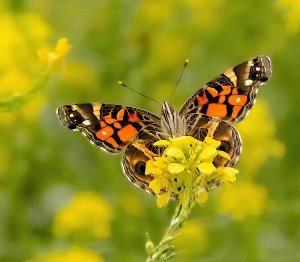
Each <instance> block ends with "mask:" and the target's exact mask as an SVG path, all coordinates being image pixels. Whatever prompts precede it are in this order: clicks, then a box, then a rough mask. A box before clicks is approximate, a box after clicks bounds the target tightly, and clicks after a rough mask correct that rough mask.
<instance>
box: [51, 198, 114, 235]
mask: <svg viewBox="0 0 300 262" xmlns="http://www.w3.org/2000/svg"><path fill="white" fill-rule="evenodd" d="M111 219H112V210H111V207H110V206H109V204H108V203H107V202H106V201H105V200H104V199H103V198H102V197H100V196H99V195H97V194H95V193H93V192H82V193H79V194H77V195H76V196H75V197H74V198H73V199H72V201H71V203H70V204H69V205H68V206H66V207H64V208H62V209H61V210H59V211H58V213H57V215H56V218H55V221H54V233H55V235H57V236H59V237H68V236H74V235H77V236H86V235H88V236H92V237H95V238H107V237H109V235H110V221H111Z"/></svg>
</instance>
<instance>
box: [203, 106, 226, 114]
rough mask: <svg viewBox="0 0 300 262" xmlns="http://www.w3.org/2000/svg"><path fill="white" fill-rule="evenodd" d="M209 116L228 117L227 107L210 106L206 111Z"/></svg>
mask: <svg viewBox="0 0 300 262" xmlns="http://www.w3.org/2000/svg"><path fill="white" fill-rule="evenodd" d="M206 115H208V116H216V117H217V116H218V117H224V116H226V115H227V109H226V105H224V104H209V105H208V107H207V110H206Z"/></svg>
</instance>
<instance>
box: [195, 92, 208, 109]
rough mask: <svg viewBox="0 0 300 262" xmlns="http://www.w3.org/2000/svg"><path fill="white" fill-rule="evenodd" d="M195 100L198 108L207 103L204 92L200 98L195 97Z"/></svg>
mask: <svg viewBox="0 0 300 262" xmlns="http://www.w3.org/2000/svg"><path fill="white" fill-rule="evenodd" d="M196 99H197V102H198V106H202V105H204V104H206V103H207V102H208V99H207V97H206V94H205V92H203V95H202V96H199V95H197V96H196Z"/></svg>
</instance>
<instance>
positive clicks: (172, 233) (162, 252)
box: [147, 187, 195, 262]
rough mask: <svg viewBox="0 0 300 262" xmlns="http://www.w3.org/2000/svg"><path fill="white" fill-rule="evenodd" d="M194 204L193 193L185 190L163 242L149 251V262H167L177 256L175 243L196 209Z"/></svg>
mask: <svg viewBox="0 0 300 262" xmlns="http://www.w3.org/2000/svg"><path fill="white" fill-rule="evenodd" d="M188 188H189V187H187V188H186V189H188ZM194 204H195V202H194V198H193V194H192V192H190V190H185V192H184V194H183V197H182V199H181V201H180V204H179V205H178V206H177V208H176V209H175V213H174V215H173V217H172V220H171V223H170V226H169V228H168V229H167V231H166V233H165V234H164V236H163V238H162V240H161V241H160V243H159V244H158V246H156V247H155V248H154V250H153V249H152V251H151V250H148V253H149V256H148V258H147V262H161V261H167V260H168V259H170V258H171V257H173V256H174V255H176V254H177V253H176V252H175V247H174V244H173V242H174V240H175V238H176V237H177V235H178V233H179V232H180V230H181V229H182V227H183V225H184V222H185V221H186V219H187V217H188V215H189V213H190V212H191V210H192V209H193V207H194ZM148 243H150V245H151V244H152V242H150V240H149V239H148ZM152 245H153V244H152Z"/></svg>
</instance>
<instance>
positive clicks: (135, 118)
mask: <svg viewBox="0 0 300 262" xmlns="http://www.w3.org/2000/svg"><path fill="white" fill-rule="evenodd" d="M128 121H129V122H139V121H140V118H139V116H138V114H137V112H133V113H132V114H130V113H129V112H128Z"/></svg>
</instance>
